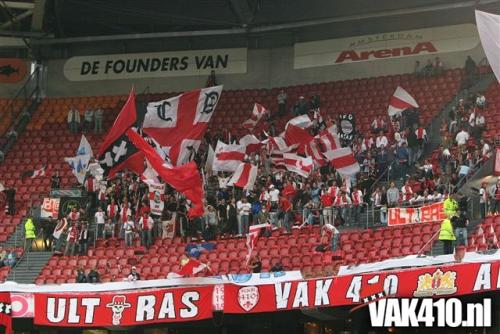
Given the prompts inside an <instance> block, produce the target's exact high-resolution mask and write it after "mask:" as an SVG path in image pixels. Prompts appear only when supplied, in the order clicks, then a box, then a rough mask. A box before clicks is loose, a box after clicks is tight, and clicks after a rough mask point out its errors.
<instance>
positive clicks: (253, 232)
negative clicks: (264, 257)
mask: <svg viewBox="0 0 500 334" xmlns="http://www.w3.org/2000/svg"><path fill="white" fill-rule="evenodd" d="M270 227H271V225H270V224H268V223H265V224H258V225H252V226H250V227H249V228H248V234H247V249H248V253H247V256H246V260H247V263H248V262H249V261H250V258H251V257H252V252H253V249H254V248H255V245H256V244H257V240H259V237H260V234H261V232H262V231H263V230H264V229H267V228H270Z"/></svg>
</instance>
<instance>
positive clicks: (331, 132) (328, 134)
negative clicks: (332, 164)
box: [319, 126, 341, 151]
mask: <svg viewBox="0 0 500 334" xmlns="http://www.w3.org/2000/svg"><path fill="white" fill-rule="evenodd" d="M319 139H320V141H321V144H322V145H323V148H324V150H325V151H331V150H336V149H339V148H341V146H340V140H339V136H338V135H337V131H336V130H335V126H331V127H329V128H328V129H325V130H324V131H322V132H321V133H320V134H319Z"/></svg>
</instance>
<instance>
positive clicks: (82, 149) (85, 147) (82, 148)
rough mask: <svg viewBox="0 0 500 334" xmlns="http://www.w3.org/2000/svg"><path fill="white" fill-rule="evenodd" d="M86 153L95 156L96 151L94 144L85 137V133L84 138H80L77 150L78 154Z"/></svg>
mask: <svg viewBox="0 0 500 334" xmlns="http://www.w3.org/2000/svg"><path fill="white" fill-rule="evenodd" d="M85 154H89V155H90V157H93V156H94V153H93V152H92V146H90V143H89V141H88V140H87V137H85V135H82V138H81V139H80V145H79V146H78V150H77V151H76V155H85Z"/></svg>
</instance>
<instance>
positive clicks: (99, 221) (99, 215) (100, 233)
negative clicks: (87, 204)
mask: <svg viewBox="0 0 500 334" xmlns="http://www.w3.org/2000/svg"><path fill="white" fill-rule="evenodd" d="M94 219H95V223H96V226H97V236H96V237H97V238H104V237H105V235H104V223H105V221H106V214H105V213H104V211H103V210H102V207H100V206H99V207H98V208H97V212H96V213H95V215H94Z"/></svg>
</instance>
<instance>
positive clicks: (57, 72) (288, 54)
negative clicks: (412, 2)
mask: <svg viewBox="0 0 500 334" xmlns="http://www.w3.org/2000/svg"><path fill="white" fill-rule="evenodd" d="M293 54H294V51H293V48H292V47H285V48H275V49H249V50H248V70H247V73H246V74H231V75H219V76H218V80H219V82H220V83H222V84H224V86H225V89H243V88H272V87H280V86H290V85H296V84H304V83H316V82H324V81H335V80H345V79H352V78H366V77H373V76H380V75H389V74H399V73H408V72H411V71H412V70H413V66H414V63H415V60H417V59H419V60H420V61H421V62H425V61H426V60H427V59H428V58H433V57H429V56H412V57H405V58H398V59H387V60H377V61H368V62H361V63H355V64H353V63H351V64H342V65H334V66H323V67H315V68H309V69H301V70H294V69H293ZM467 55H471V56H472V57H473V59H474V60H475V61H476V62H479V61H481V59H483V58H484V51H483V49H482V47H481V46H480V45H479V46H477V47H476V48H475V49H473V50H469V51H465V52H452V53H441V54H439V56H440V57H441V59H442V60H443V62H444V64H445V67H447V68H457V67H463V64H464V61H465V58H466V56H467ZM64 62H65V59H57V60H50V61H48V62H47V63H46V65H47V72H46V73H47V74H46V76H45V78H44V84H45V93H46V95H47V96H85V95H88V96H91V95H114V94H126V93H128V92H129V91H130V87H131V86H132V85H135V87H136V92H138V93H140V92H142V91H143V90H144V89H145V88H146V87H148V86H149V88H150V91H151V92H172V91H185V90H190V89H194V88H198V87H200V86H203V85H204V84H205V81H206V77H205V76H203V77H201V76H190V77H178V78H154V79H136V80H106V81H86V82H72V81H68V80H67V79H66V78H65V76H64V74H63V66H64ZM8 93H9V90H8V89H3V87H2V86H0V96H6V95H7V94H8Z"/></svg>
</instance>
